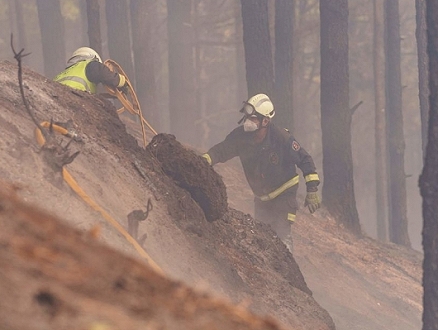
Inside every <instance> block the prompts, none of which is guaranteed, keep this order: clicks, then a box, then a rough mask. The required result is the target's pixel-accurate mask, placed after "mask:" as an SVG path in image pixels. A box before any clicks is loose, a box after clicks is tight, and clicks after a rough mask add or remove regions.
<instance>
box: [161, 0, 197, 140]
mask: <svg viewBox="0 0 438 330" xmlns="http://www.w3.org/2000/svg"><path fill="white" fill-rule="evenodd" d="M167 11H168V19H167V24H168V25H167V31H168V39H169V52H168V53H169V54H168V56H169V59H168V61H169V110H170V128H171V132H172V133H173V134H175V135H176V137H177V139H178V140H180V141H184V142H188V143H190V144H192V145H194V146H196V145H198V144H199V139H198V136H199V128H198V127H196V126H195V120H196V119H198V112H199V109H197V108H196V96H195V65H194V57H193V27H192V1H183V0H167Z"/></svg>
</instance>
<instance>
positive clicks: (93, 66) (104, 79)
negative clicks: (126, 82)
mask: <svg viewBox="0 0 438 330" xmlns="http://www.w3.org/2000/svg"><path fill="white" fill-rule="evenodd" d="M85 74H86V75H87V78H88V80H90V81H91V82H93V83H95V84H98V83H102V84H104V85H107V86H110V87H117V86H118V85H119V83H120V75H119V74H118V73H117V72H112V71H111V70H110V69H109V68H108V67H107V66H106V65H105V64H102V63H100V62H98V61H91V62H90V63H88V64H87V67H86V68H85Z"/></svg>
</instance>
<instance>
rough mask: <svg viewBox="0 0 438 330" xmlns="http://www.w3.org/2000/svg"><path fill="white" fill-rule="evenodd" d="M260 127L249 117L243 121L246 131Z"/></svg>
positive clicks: (252, 130)
mask: <svg viewBox="0 0 438 330" xmlns="http://www.w3.org/2000/svg"><path fill="white" fill-rule="evenodd" d="M258 128H259V127H258V126H257V124H256V123H255V122H253V121H251V120H249V119H246V120H245V122H244V123H243V130H244V131H245V132H254V131H256V130H257V129H258Z"/></svg>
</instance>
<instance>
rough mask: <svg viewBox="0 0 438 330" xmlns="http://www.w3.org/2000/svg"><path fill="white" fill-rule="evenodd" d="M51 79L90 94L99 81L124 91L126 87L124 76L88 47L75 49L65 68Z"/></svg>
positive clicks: (93, 91) (94, 91)
mask: <svg viewBox="0 0 438 330" xmlns="http://www.w3.org/2000/svg"><path fill="white" fill-rule="evenodd" d="M53 80H55V81H57V82H59V83H61V84H63V85H67V86H70V87H72V88H74V89H78V90H81V91H87V92H89V93H92V94H95V93H96V87H97V84H99V83H102V84H104V85H107V86H110V87H117V88H118V89H120V90H121V91H122V92H125V93H126V89H127V85H126V79H125V77H124V76H123V75H121V74H118V73H116V72H112V71H111V70H110V69H109V68H108V67H107V66H106V65H104V64H103V63H102V59H101V58H100V56H99V54H98V53H97V52H96V51H95V50H94V49H91V48H89V47H81V48H78V49H76V50H75V51H74V52H73V54H72V55H71V57H70V58H69V60H68V61H67V68H66V69H65V70H64V71H62V72H61V73H60V74H59V75H57V76H56V77H55V78H54V79H53Z"/></svg>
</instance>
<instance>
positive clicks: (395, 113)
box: [385, 0, 411, 246]
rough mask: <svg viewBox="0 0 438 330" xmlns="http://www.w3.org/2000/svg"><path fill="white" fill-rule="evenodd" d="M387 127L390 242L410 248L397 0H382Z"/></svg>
mask: <svg viewBox="0 0 438 330" xmlns="http://www.w3.org/2000/svg"><path fill="white" fill-rule="evenodd" d="M385 21H386V30H385V31H386V32H385V34H386V37H385V38H386V46H387V47H386V52H385V53H386V55H385V56H386V109H387V111H386V115H387V116H386V127H387V136H388V144H387V145H388V155H389V162H388V173H389V174H388V175H389V187H388V188H389V193H388V194H389V196H388V203H389V240H390V241H391V242H393V243H396V244H400V245H404V246H411V243H410V241H409V235H408V219H407V206H406V203H407V202H406V175H405V170H404V164H405V162H404V156H405V140H404V137H403V113H402V87H401V69H400V63H401V62H400V58H401V54H400V16H399V7H398V0H385Z"/></svg>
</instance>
